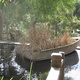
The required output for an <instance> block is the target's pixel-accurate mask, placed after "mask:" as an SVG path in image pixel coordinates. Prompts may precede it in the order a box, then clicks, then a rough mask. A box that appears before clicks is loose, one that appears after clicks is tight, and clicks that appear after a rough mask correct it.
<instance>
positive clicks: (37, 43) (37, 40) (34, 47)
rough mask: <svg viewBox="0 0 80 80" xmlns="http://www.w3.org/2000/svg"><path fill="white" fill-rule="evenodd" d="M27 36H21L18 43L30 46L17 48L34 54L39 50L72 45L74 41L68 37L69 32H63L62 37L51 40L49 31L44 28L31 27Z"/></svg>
mask: <svg viewBox="0 0 80 80" xmlns="http://www.w3.org/2000/svg"><path fill="white" fill-rule="evenodd" d="M26 35H27V36H23V37H22V38H21V39H20V42H22V43H30V45H24V44H23V45H22V46H19V47H21V48H22V49H23V50H27V51H31V52H36V51H41V50H46V49H50V48H56V47H59V46H65V45H67V44H70V43H72V42H73V41H74V40H73V39H72V38H71V37H70V36H69V32H65V33H64V34H63V36H60V37H59V38H56V39H54V38H53V39H52V38H51V34H50V31H49V30H48V29H47V28H45V27H41V28H35V27H32V28H31V29H30V30H29V32H28V33H26Z"/></svg>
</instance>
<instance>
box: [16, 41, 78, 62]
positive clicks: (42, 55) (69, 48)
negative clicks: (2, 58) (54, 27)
mask: <svg viewBox="0 0 80 80" xmlns="http://www.w3.org/2000/svg"><path fill="white" fill-rule="evenodd" d="M79 42H80V40H76V41H75V42H73V43H71V44H69V45H65V46H60V47H57V48H52V49H47V50H43V51H40V52H34V53H30V52H27V51H23V50H22V49H20V48H18V47H16V49H15V53H17V54H20V55H21V56H22V55H23V56H24V57H26V58H28V59H30V60H33V61H40V60H46V59H50V58H51V54H52V53H53V52H57V53H58V52H59V51H63V52H65V55H67V54H70V53H71V52H73V51H74V50H75V49H76V47H77V46H78V44H79Z"/></svg>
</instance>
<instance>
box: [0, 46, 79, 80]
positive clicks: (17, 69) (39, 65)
mask: <svg viewBox="0 0 80 80" xmlns="http://www.w3.org/2000/svg"><path fill="white" fill-rule="evenodd" d="M0 48H1V49H0V78H1V77H2V76H4V77H5V78H4V80H9V79H10V78H12V77H13V80H20V79H21V80H28V78H29V74H30V67H31V63H32V61H30V60H28V59H26V58H22V57H21V56H19V55H15V53H14V51H13V49H12V48H13V47H12V46H8V45H7V46H2V47H1V46H0ZM7 49H8V50H7ZM50 63H51V62H50V60H44V61H37V62H33V66H32V76H31V80H46V75H47V72H48V71H49V70H50ZM79 73H80V50H76V51H74V52H72V53H71V54H69V55H67V56H66V57H65V69H64V80H80V79H79V78H80V75H79Z"/></svg>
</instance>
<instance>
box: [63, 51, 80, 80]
mask: <svg viewBox="0 0 80 80" xmlns="http://www.w3.org/2000/svg"><path fill="white" fill-rule="evenodd" d="M75 54H76V55H74V56H73V54H70V55H68V59H70V61H68V63H69V65H68V64H67V67H66V68H65V78H64V80H80V50H76V52H75ZM71 55H72V57H70V56H71ZM66 61H67V59H66ZM70 62H71V64H70ZM73 62H74V64H73Z"/></svg>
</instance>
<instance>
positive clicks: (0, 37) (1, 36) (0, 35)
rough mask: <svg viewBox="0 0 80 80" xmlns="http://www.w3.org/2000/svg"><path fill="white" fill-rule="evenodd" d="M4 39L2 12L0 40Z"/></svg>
mask: <svg viewBox="0 0 80 80" xmlns="http://www.w3.org/2000/svg"><path fill="white" fill-rule="evenodd" d="M2 39H3V15H2V13H1V12H0V40H2Z"/></svg>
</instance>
